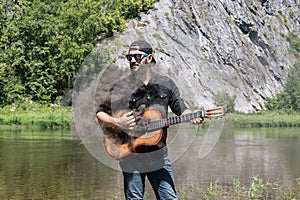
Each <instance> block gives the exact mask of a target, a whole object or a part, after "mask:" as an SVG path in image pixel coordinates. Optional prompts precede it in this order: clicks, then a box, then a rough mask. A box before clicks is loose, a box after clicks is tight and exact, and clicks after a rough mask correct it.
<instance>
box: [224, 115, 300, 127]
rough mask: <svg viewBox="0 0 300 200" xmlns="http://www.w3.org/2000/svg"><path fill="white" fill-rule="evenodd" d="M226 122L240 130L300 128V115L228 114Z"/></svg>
mask: <svg viewBox="0 0 300 200" xmlns="http://www.w3.org/2000/svg"><path fill="white" fill-rule="evenodd" d="M226 120H227V121H228V122H231V123H232V124H233V125H234V126H235V127H238V128H259V127H300V113H297V112H284V111H276V112H275V111H262V112H258V113H252V114H238V113H234V114H232V113H230V114H227V116H226Z"/></svg>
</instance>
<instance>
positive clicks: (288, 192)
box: [177, 176, 300, 200]
mask: <svg viewBox="0 0 300 200" xmlns="http://www.w3.org/2000/svg"><path fill="white" fill-rule="evenodd" d="M299 180H300V178H298V179H297V183H298V185H297V186H296V187H295V188H287V187H284V186H283V185H282V184H281V182H280V181H274V182H270V181H267V180H263V179H262V178H259V177H258V176H254V177H253V178H252V183H251V184H250V185H248V186H247V185H245V184H242V183H241V182H240V181H239V180H236V179H234V180H233V181H232V182H231V183H226V184H222V183H221V182H220V181H219V180H216V181H215V182H212V183H210V184H209V186H207V187H205V188H200V187H197V186H196V185H193V184H186V185H180V186H178V187H177V193H178V197H179V199H193V197H198V198H199V199H240V200H244V199H245V200H246V199H278V200H282V199H286V200H294V199H300V183H299Z"/></svg>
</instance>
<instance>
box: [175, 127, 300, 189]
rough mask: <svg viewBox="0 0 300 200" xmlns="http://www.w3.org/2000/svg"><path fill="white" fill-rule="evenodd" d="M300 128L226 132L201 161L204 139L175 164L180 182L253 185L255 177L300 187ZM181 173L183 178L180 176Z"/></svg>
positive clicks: (231, 130) (229, 130)
mask: <svg viewBox="0 0 300 200" xmlns="http://www.w3.org/2000/svg"><path fill="white" fill-rule="evenodd" d="M299 130H300V129H299V128H297V129H295V128H285V129H238V130H237V129H232V128H230V127H227V128H226V129H224V131H223V133H222V135H221V138H220V140H219V141H218V143H217V145H216V146H215V148H214V149H213V151H212V152H211V153H210V154H209V155H208V156H207V157H206V158H204V159H202V160H200V159H198V158H197V156H196V155H197V153H198V150H199V145H200V144H201V138H200V139H199V140H196V141H195V142H194V144H193V145H192V148H190V149H189V150H188V151H187V152H186V154H185V155H184V156H183V157H182V158H181V159H180V160H179V161H178V162H176V163H175V164H174V167H175V173H176V172H177V182H180V183H182V182H186V181H191V182H194V183H198V184H199V185H208V184H209V183H210V182H213V180H216V179H219V180H220V181H221V182H223V183H226V182H228V183H230V182H232V181H233V180H234V179H239V180H241V181H242V183H244V184H247V185H249V184H250V182H251V181H252V177H253V176H259V177H261V178H264V179H266V180H270V181H275V180H278V179H280V180H282V183H283V184H284V185H285V186H297V182H296V179H297V178H298V177H300V157H299V156H297V155H299V153H300V146H299V144H300V133H299ZM178 174H179V176H178Z"/></svg>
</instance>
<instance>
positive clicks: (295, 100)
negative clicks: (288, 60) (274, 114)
mask: <svg viewBox="0 0 300 200" xmlns="http://www.w3.org/2000/svg"><path fill="white" fill-rule="evenodd" d="M287 39H288V41H289V42H290V49H289V51H290V53H291V55H292V56H293V57H295V64H294V66H293V67H292V68H291V69H290V71H289V74H288V79H287V83H286V85H285V88H284V90H283V92H281V93H278V94H277V95H276V97H275V98H267V99H266V105H265V106H266V108H267V109H268V110H280V109H284V110H287V111H288V110H294V111H300V56H299V55H300V39H299V38H298V37H297V36H296V35H294V34H291V33H290V34H288V36H287Z"/></svg>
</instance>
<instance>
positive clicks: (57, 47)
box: [0, 0, 155, 105]
mask: <svg viewBox="0 0 300 200" xmlns="http://www.w3.org/2000/svg"><path fill="white" fill-rule="evenodd" d="M153 2H155V1H154V0H137V1H134V0H126V1H125V0H102V1H99V0H69V1H62V0H54V1H50V0H46V1H42V0H33V1H30V0H23V1H12V0H3V1H0V105H7V104H11V103H14V102H22V101H23V100H24V98H29V99H32V100H34V101H38V102H41V103H45V102H56V101H57V99H61V96H62V95H63V94H64V92H65V91H66V90H68V89H70V88H72V80H73V79H74V76H75V74H76V72H77V71H78V69H79V68H80V66H81V64H82V62H83V60H84V58H85V57H86V56H87V55H88V54H89V53H90V52H91V50H92V49H93V42H95V38H96V37H97V35H98V34H100V33H101V34H102V35H105V36H112V35H113V34H114V33H116V32H121V31H122V30H123V29H124V27H123V24H124V23H125V22H126V20H127V19H129V18H131V17H133V16H135V15H137V14H138V13H140V12H143V11H146V10H148V9H150V8H152V4H153Z"/></svg>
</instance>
